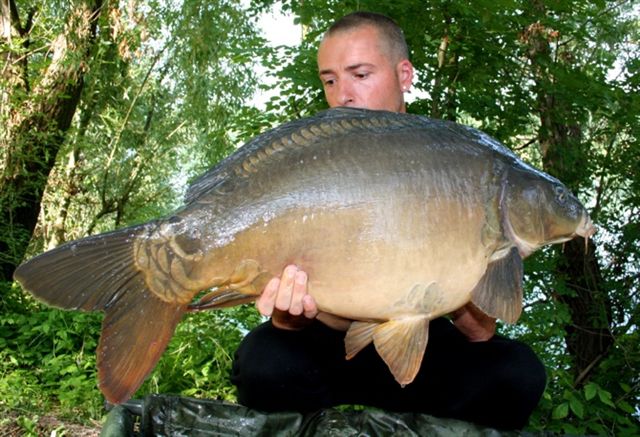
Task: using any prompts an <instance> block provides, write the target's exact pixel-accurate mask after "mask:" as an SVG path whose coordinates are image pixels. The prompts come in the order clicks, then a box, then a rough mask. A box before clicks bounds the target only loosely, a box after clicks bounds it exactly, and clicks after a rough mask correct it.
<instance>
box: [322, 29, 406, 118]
mask: <svg viewBox="0 0 640 437" xmlns="http://www.w3.org/2000/svg"><path fill="white" fill-rule="evenodd" d="M318 70H319V72H320V80H322V84H323V86H324V93H325V97H326V99H327V103H329V106H330V107H332V108H333V107H336V106H351V107H355V108H366V109H385V110H387V111H395V112H405V103H404V96H403V93H404V92H405V91H406V90H408V89H409V87H410V86H411V79H412V78H413V66H412V65H411V63H410V62H409V61H408V60H406V59H405V60H402V61H398V62H395V63H394V61H393V59H392V57H391V56H390V53H389V50H388V49H387V47H386V45H385V44H384V43H383V42H382V41H381V39H380V38H379V36H378V31H377V29H376V28H374V27H372V26H361V27H358V28H356V29H354V30H349V31H344V32H338V33H336V34H334V35H331V36H328V37H326V38H325V39H324V40H323V41H322V43H321V44H320V48H319V49H318Z"/></svg>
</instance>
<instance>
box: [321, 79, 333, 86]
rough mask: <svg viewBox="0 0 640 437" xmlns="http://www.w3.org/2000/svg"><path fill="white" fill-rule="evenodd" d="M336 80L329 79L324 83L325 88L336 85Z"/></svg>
mask: <svg viewBox="0 0 640 437" xmlns="http://www.w3.org/2000/svg"><path fill="white" fill-rule="evenodd" d="M334 82H335V81H334V80H333V79H327V80H325V81H324V86H331V85H333V84H334Z"/></svg>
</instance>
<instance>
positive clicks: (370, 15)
mask: <svg viewBox="0 0 640 437" xmlns="http://www.w3.org/2000/svg"><path fill="white" fill-rule="evenodd" d="M367 25H369V26H373V27H375V28H376V29H377V30H378V32H379V33H380V36H381V37H382V39H383V41H384V42H386V43H387V44H388V46H389V49H390V51H391V54H392V55H396V56H397V57H398V60H402V59H409V49H408V47H407V41H406V40H405V38H404V32H403V31H402V29H401V28H400V26H398V25H397V24H396V22H395V21H393V20H392V19H391V18H389V17H387V16H386V15H382V14H377V13H375V12H366V11H357V12H352V13H350V14H348V15H345V16H344V17H342V18H340V19H338V20H336V21H335V22H334V23H333V24H332V25H331V27H329V29H328V30H327V31H326V32H325V34H324V38H326V37H327V36H330V35H333V34H335V33H338V32H344V31H349V30H354V29H356V28H358V27H361V26H367Z"/></svg>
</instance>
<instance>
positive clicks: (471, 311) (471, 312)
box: [451, 302, 496, 341]
mask: <svg viewBox="0 0 640 437" xmlns="http://www.w3.org/2000/svg"><path fill="white" fill-rule="evenodd" d="M451 320H452V321H453V325H454V326H455V327H456V328H458V331H460V332H462V333H463V334H464V336H465V337H467V339H468V340H469V341H487V340H490V339H491V337H493V336H494V335H495V333H496V319H494V318H493V317H489V316H487V315H486V314H485V313H483V312H482V311H481V310H480V309H479V308H478V307H476V306H475V305H474V304H472V303H471V302H469V303H468V304H466V305H465V306H463V307H462V308H459V309H457V310H455V311H454V312H453V313H451Z"/></svg>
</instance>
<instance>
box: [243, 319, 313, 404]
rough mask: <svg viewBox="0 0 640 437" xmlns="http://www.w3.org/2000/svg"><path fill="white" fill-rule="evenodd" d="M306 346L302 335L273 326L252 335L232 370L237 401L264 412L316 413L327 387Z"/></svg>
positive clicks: (260, 329) (251, 333)
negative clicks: (311, 411) (314, 411)
mask: <svg viewBox="0 0 640 437" xmlns="http://www.w3.org/2000/svg"><path fill="white" fill-rule="evenodd" d="M305 343H306V341H305V339H304V334H303V333H300V332H295V331H283V330H279V329H277V328H274V327H273V326H272V325H271V324H270V322H267V323H265V324H263V325H260V326H259V327H258V328H256V329H254V330H253V331H251V332H250V333H249V334H248V335H247V336H246V337H245V338H244V340H243V341H242V343H241V344H240V347H239V348H238V350H237V351H236V353H235V357H234V361H233V366H232V370H231V382H232V383H233V384H234V385H235V386H236V388H237V393H238V401H239V402H240V403H241V404H242V405H245V406H247V407H250V408H255V409H259V410H265V411H271V410H273V411H275V410H307V409H314V408H315V407H316V405H317V403H318V402H324V395H323V393H322V390H323V389H324V387H325V384H324V383H323V381H322V375H321V374H320V370H319V369H318V367H317V365H315V363H314V360H313V357H312V356H309V354H307V353H305V348H306V347H305ZM309 403H313V405H307V404H309Z"/></svg>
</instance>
